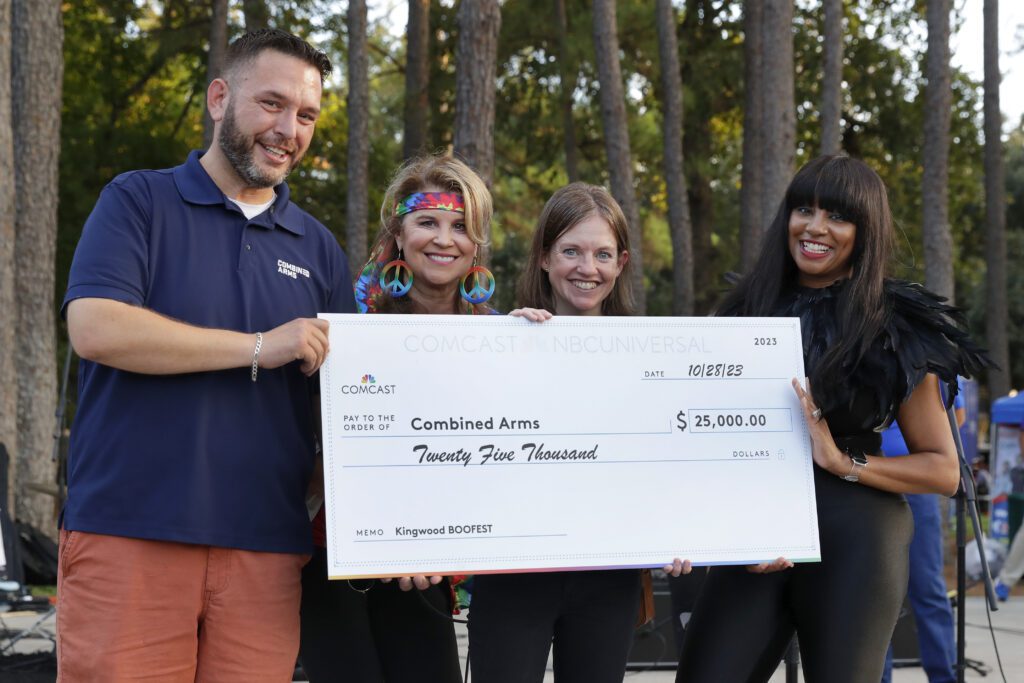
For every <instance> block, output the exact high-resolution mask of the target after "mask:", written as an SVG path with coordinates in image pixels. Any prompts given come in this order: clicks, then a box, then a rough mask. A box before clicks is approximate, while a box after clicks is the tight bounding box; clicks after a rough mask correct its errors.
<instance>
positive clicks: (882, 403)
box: [775, 279, 989, 453]
mask: <svg viewBox="0 0 1024 683" xmlns="http://www.w3.org/2000/svg"><path fill="white" fill-rule="evenodd" d="M847 283H848V281H846V280H841V281H839V282H837V283H835V284H833V285H830V286H829V287H824V288H820V289H814V288H808V287H796V288H793V289H792V290H790V291H789V292H788V293H785V294H783V296H782V297H781V299H780V301H779V306H778V307H777V309H776V313H775V315H777V316H785V317H796V318H800V328H801V332H802V335H803V345H804V367H805V370H806V372H807V374H808V376H810V377H812V378H813V377H814V376H815V370H816V369H817V368H818V367H819V364H820V363H821V361H822V359H823V357H824V356H825V354H826V352H827V351H828V350H829V349H830V348H832V347H834V346H835V345H836V343H837V342H838V340H839V335H840V334H841V332H840V325H839V320H838V313H837V310H836V309H837V304H838V301H839V298H840V296H841V295H842V292H843V289H844V288H845V287H846V286H847ZM945 301H946V300H945V299H944V298H943V297H940V296H938V295H937V294H934V293H932V292H930V291H928V290H927V289H925V288H924V287H922V286H921V285H919V284H915V283H911V282H907V281H904V280H893V279H890V280H886V282H885V306H886V308H887V311H886V312H885V316H884V323H883V327H882V330H881V332H880V334H878V336H877V337H876V338H875V340H874V341H873V342H872V343H871V344H870V346H869V347H868V349H867V351H866V352H865V353H863V355H861V356H860V357H859V358H857V357H855V354H854V353H852V352H851V353H848V354H847V357H845V358H843V359H841V361H840V363H839V375H838V376H836V377H832V378H830V379H831V381H829V382H828V383H827V386H814V384H813V379H812V387H811V390H812V392H813V394H814V398H815V401H816V402H817V403H818V405H819V406H820V407H821V408H822V412H823V413H824V415H825V417H826V419H828V421H829V428H830V429H831V431H832V434H833V436H834V437H835V438H836V442H837V443H838V444H839V445H840V447H841V448H844V449H846V450H849V451H853V450H857V451H861V452H864V453H874V452H877V450H878V448H879V446H880V444H881V437H880V436H879V435H878V432H880V431H881V430H882V429H884V428H885V427H886V426H887V425H888V424H889V423H890V422H892V420H893V419H894V418H895V416H896V412H897V410H899V407H900V404H902V403H903V402H904V401H905V400H906V399H907V398H909V397H910V394H911V393H912V392H913V391H914V388H915V387H917V385H918V384H919V383H920V382H921V380H923V379H924V377H925V375H926V374H927V373H933V374H935V375H936V376H938V378H939V380H940V381H941V382H942V383H944V384H945V385H946V391H945V394H946V400H947V401H949V402H951V401H952V400H953V397H954V396H955V395H956V392H957V382H956V379H957V375H964V376H971V375H975V374H977V372H978V371H979V370H981V369H982V368H983V367H985V366H986V365H988V364H989V361H988V359H987V357H986V356H985V352H984V351H983V350H982V349H981V348H980V347H978V346H977V345H976V344H974V342H972V341H971V339H970V337H969V336H968V334H967V332H966V331H965V327H966V321H965V318H964V315H963V313H962V312H961V311H960V310H959V309H957V308H955V307H953V306H950V305H948V304H946V303H945Z"/></svg>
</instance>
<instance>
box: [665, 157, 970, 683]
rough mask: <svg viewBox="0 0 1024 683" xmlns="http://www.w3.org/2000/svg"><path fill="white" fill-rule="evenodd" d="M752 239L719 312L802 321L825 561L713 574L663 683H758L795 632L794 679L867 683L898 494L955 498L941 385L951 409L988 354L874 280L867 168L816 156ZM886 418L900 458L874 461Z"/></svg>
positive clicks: (883, 619) (874, 677)
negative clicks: (961, 378) (757, 242)
mask: <svg viewBox="0 0 1024 683" xmlns="http://www.w3.org/2000/svg"><path fill="white" fill-rule="evenodd" d="M763 240H764V242H763V245H764V249H763V251H762V253H761V256H760V258H759V260H758V262H757V264H756V266H755V267H754V269H753V270H752V272H751V273H750V274H748V275H747V276H745V277H744V278H742V279H741V280H740V281H739V283H738V284H737V286H736V288H735V289H734V290H733V291H732V292H731V293H730V294H729V295H728V296H727V297H726V299H725V301H724V302H723V303H722V305H721V307H720V309H719V311H718V315H728V316H795V317H799V318H800V324H801V330H802V334H803V345H804V360H805V367H806V369H807V372H808V386H807V389H806V391H805V390H804V388H803V387H802V386H801V385H800V383H799V382H797V381H796V380H794V382H793V384H794V391H796V393H797V395H798V396H799V397H800V400H801V404H802V406H803V410H804V416H805V419H806V420H807V423H808V429H809V432H810V436H811V441H812V456H813V458H814V464H815V467H814V477H815V482H814V483H815V493H816V497H817V509H818V526H819V532H820V535H821V557H822V560H821V562H820V563H808V564H801V565H798V566H796V567H792V568H787V567H788V566H790V565H789V563H786V562H779V563H775V564H774V565H770V566H759V567H752V568H744V567H716V568H714V569H712V570H711V572H710V573H709V576H708V580H707V583H706V585H705V587H704V591H703V593H702V595H701V597H700V599H699V600H698V603H697V605H696V607H695V611H694V613H693V616H692V618H691V620H690V622H689V624H688V627H687V633H686V638H685V641H684V646H683V653H682V657H681V660H680V664H679V670H678V673H677V678H676V680H677V682H679V681H685V682H686V683H702V682H708V683H720V682H722V681H729V682H730V683H732V682H736V683H740V682H742V681H767V680H768V679H769V678H770V677H771V675H772V673H773V672H774V671H775V669H776V668H777V666H778V664H779V660H780V659H781V657H782V654H783V651H784V650H785V648H786V645H787V644H788V643H789V641H790V639H791V637H792V635H793V633H794V631H795V632H796V634H797V636H798V638H799V641H800V651H801V660H802V663H803V669H804V675H805V677H806V680H808V681H810V682H811V683H821V682H827V683H843V682H847V681H848V682H850V683H873V682H874V681H878V680H879V679H880V677H881V674H882V665H883V661H884V657H885V652H886V648H887V646H888V643H889V640H890V638H891V637H892V633H893V629H894V628H895V625H896V619H897V617H898V615H899V610H900V605H901V604H902V601H903V596H904V594H905V593H906V589H907V549H908V546H909V543H910V539H911V536H912V534H913V522H912V519H911V515H910V511H909V509H908V508H907V504H906V502H905V501H904V499H903V497H902V496H901V495H900V494H901V493H942V494H945V495H952V494H953V493H954V492H955V491H956V488H957V485H958V483H959V468H958V465H957V455H956V450H955V447H954V444H953V438H952V434H951V432H950V428H949V424H948V421H947V418H946V414H945V409H944V407H943V405H942V399H941V396H940V391H939V384H940V382H941V383H944V384H945V385H946V392H945V393H946V397H947V400H948V401H952V399H953V396H954V395H955V394H956V391H957V386H956V377H957V374H964V375H970V374H971V373H973V372H976V371H977V370H979V369H980V368H981V367H982V366H983V365H984V364H985V359H984V357H983V355H982V353H981V351H980V350H979V349H978V348H977V347H975V346H974V345H973V344H972V343H971V342H970V340H969V339H968V338H967V336H966V334H965V333H964V332H963V325H964V320H963V317H962V315H961V314H960V313H959V312H958V311H956V310H955V309H953V308H952V307H950V306H947V305H945V304H944V303H943V301H944V300H943V299H942V298H941V297H938V296H936V295H935V294H932V293H931V292H928V291H927V290H925V289H923V288H922V287H921V286H919V285H915V284H911V283H908V282H903V281H899V280H893V279H888V278H886V277H885V274H886V269H887V264H888V260H889V255H890V254H891V253H892V247H893V225H892V215H891V213H890V211H889V204H888V198H887V196H886V190H885V186H884V184H883V183H882V180H881V179H880V178H879V177H878V175H877V174H876V173H875V172H874V171H872V170H871V169H870V168H869V167H868V166H867V165H865V164H864V163H862V162H860V161H857V160H854V159H850V158H847V157H842V156H824V157H819V158H817V159H815V160H813V161H811V162H810V163H808V164H807V165H806V166H804V167H803V168H802V169H800V171H799V172H798V173H797V175H796V177H795V178H794V179H793V181H792V183H791V184H790V186H789V188H788V189H787V191H786V197H785V201H784V202H783V204H782V206H781V207H780V209H779V212H778V214H777V215H776V216H775V219H774V221H773V222H772V224H771V226H770V227H769V229H768V231H767V232H766V233H765V235H764V237H763ZM893 419H896V420H897V421H898V423H899V426H900V429H901V430H902V432H903V434H904V435H905V436H906V440H907V444H908V446H909V447H910V452H911V454H910V455H909V456H907V457H905V458H884V457H879V456H878V455H877V453H878V452H879V447H880V445H881V437H880V435H879V432H880V431H881V430H882V429H883V428H884V427H885V426H886V425H887V424H889V423H890V422H891V421H892V420H893ZM780 569H781V570H780ZM773 570H780V571H773Z"/></svg>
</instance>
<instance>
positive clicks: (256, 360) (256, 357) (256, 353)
mask: <svg viewBox="0 0 1024 683" xmlns="http://www.w3.org/2000/svg"><path fill="white" fill-rule="evenodd" d="M262 348H263V333H262V332H257V333H256V348H255V349H254V350H253V352H252V381H253V382H255V381H256V373H257V372H259V370H260V349H262Z"/></svg>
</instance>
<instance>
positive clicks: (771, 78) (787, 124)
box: [761, 0, 796, 221]
mask: <svg viewBox="0 0 1024 683" xmlns="http://www.w3.org/2000/svg"><path fill="white" fill-rule="evenodd" d="M762 40H763V43H762V46H763V50H762V54H763V59H762V66H763V69H764V70H763V73H762V89H761V115H762V127H761V130H762V137H761V140H762V145H761V149H762V150H763V151H762V154H763V156H762V157H761V163H762V167H763V168H764V193H763V195H762V204H761V215H762V216H764V217H765V218H764V220H766V221H770V220H771V217H772V216H774V215H775V212H776V211H778V208H779V204H780V202H781V201H782V199H783V197H784V195H785V194H786V187H787V186H788V185H789V181H790V179H791V177H792V175H793V159H794V156H795V153H796V96H795V94H794V90H793V87H794V86H793V78H794V67H793V0H765V2H764V30H763V32H762Z"/></svg>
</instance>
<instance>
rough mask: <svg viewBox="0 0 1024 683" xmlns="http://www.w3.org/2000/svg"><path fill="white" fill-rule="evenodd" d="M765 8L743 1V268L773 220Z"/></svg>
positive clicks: (756, 2) (749, 265)
mask: <svg viewBox="0 0 1024 683" xmlns="http://www.w3.org/2000/svg"><path fill="white" fill-rule="evenodd" d="M763 39H764V8H763V7H762V5H761V0H746V2H744V3H743V170H742V173H741V176H740V183H741V186H740V270H741V271H742V272H744V273H748V272H750V269H751V268H753V266H754V262H755V261H757V255H758V247H759V245H760V243H761V233H762V232H763V231H764V228H765V225H767V223H768V221H770V220H771V217H770V214H768V215H766V214H765V213H764V212H763V207H764V162H763V161H762V156H763V154H764V150H763V149H762V144H763V143H762V135H763V131H762V130H761V125H762V115H761V108H762V105H763V99H764V95H763V94H762V91H763V89H764V83H763V82H762V74H763V72H764V68H763V62H764V40H763Z"/></svg>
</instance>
